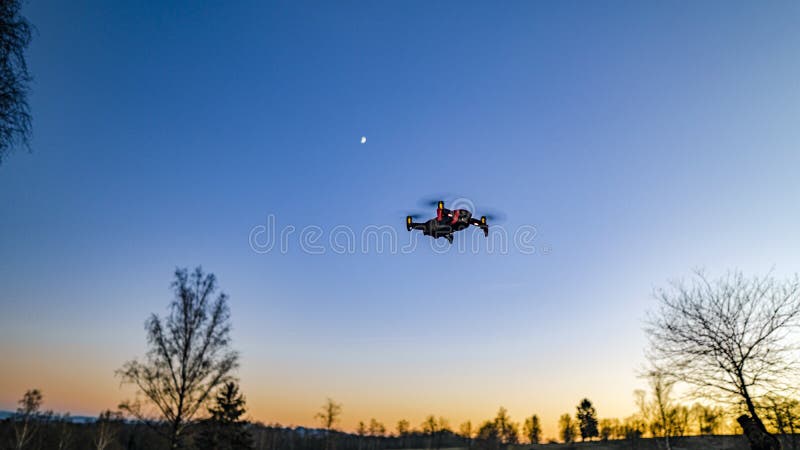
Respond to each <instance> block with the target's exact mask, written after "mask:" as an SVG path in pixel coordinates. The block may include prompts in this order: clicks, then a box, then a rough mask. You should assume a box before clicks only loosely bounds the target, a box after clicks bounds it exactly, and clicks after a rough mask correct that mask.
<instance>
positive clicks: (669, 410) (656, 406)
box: [647, 369, 674, 450]
mask: <svg viewBox="0 0 800 450" xmlns="http://www.w3.org/2000/svg"><path fill="white" fill-rule="evenodd" d="M647 378H648V381H649V382H650V389H652V390H653V404H652V408H651V409H652V410H653V412H654V413H655V414H654V416H655V417H654V419H655V421H654V423H653V425H655V426H654V427H653V428H652V430H653V431H652V433H653V437H656V436H658V435H659V434H660V435H661V436H663V437H664V444H665V447H666V449H667V450H670V449H671V448H672V447H671V446H670V442H669V438H670V436H671V435H672V428H673V427H672V425H673V424H672V420H671V419H672V416H673V412H674V408H673V406H672V399H671V397H670V395H671V393H672V387H673V385H674V381H673V380H672V379H670V378H669V377H668V375H667V374H666V373H665V372H664V371H663V370H659V369H653V370H651V371H650V372H648V373H647Z"/></svg>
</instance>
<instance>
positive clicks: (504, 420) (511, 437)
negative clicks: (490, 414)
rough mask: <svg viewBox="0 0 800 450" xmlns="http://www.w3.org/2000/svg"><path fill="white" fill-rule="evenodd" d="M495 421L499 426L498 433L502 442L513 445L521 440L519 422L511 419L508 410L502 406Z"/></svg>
mask: <svg viewBox="0 0 800 450" xmlns="http://www.w3.org/2000/svg"><path fill="white" fill-rule="evenodd" d="M494 423H495V425H496V426H497V433H498V436H499V438H500V442H501V443H502V444H504V445H511V444H516V443H518V442H519V435H518V428H517V424H515V423H514V422H512V421H511V417H509V416H508V411H507V410H506V409H505V408H503V407H502V406H501V407H500V409H498V410H497V416H495V418H494Z"/></svg>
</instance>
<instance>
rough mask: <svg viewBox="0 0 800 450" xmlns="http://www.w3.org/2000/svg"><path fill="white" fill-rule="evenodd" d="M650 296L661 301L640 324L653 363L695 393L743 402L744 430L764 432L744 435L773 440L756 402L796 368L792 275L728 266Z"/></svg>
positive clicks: (799, 297)
mask: <svg viewBox="0 0 800 450" xmlns="http://www.w3.org/2000/svg"><path fill="white" fill-rule="evenodd" d="M656 297H657V298H658V300H659V303H660V307H659V310H658V311H657V312H656V313H655V314H654V315H652V316H651V317H650V319H649V321H648V322H649V323H648V326H647V328H646V332H647V334H648V337H649V340H650V351H649V355H648V356H649V358H650V360H651V363H652V364H653V367H656V368H659V369H660V370H663V371H665V372H666V373H668V374H669V375H671V376H673V377H675V379H677V380H680V381H683V382H685V383H687V384H689V385H690V386H693V387H694V388H695V394H697V395H701V396H705V397H706V398H709V399H711V400H715V401H720V400H726V401H729V402H730V403H733V404H736V403H739V402H741V403H743V404H744V406H745V407H746V408H747V411H748V413H749V415H750V417H749V420H751V421H752V422H753V424H752V425H753V426H752V427H750V426H748V427H747V428H746V430H749V431H750V432H751V433H752V432H756V433H759V434H761V435H764V436H769V437H767V438H764V437H754V436H751V435H748V438H750V439H751V442H752V439H756V440H758V441H759V442H761V441H763V442H766V441H770V442H772V443H771V444H764V445H767V446H768V447H770V446H771V447H772V448H778V447H779V443H778V441H777V439H775V438H774V437H771V436H770V435H769V434H768V432H767V430H766V427H765V426H764V423H763V422H762V420H761V418H760V416H759V412H758V408H757V405H756V404H757V402H758V400H759V398H762V397H763V395H764V394H766V393H768V392H783V391H785V390H786V389H787V387H788V386H787V385H786V380H791V379H792V374H794V373H796V366H795V359H794V358H792V357H790V352H791V351H793V346H792V344H791V343H790V342H789V340H788V339H787V337H788V334H789V332H790V331H792V330H793V329H794V328H795V327H796V326H797V325H798V322H799V319H800V281H799V280H798V278H797V276H795V277H794V278H792V279H790V280H787V281H782V282H781V281H777V280H775V279H774V278H772V277H769V276H767V277H754V278H751V279H748V278H745V277H744V276H743V275H742V273H741V272H734V273H730V274H728V275H727V276H726V277H723V278H720V279H718V280H715V281H710V280H708V279H707V278H706V277H705V276H704V275H703V274H702V273H701V272H698V273H697V274H696V276H695V277H694V278H693V279H692V280H691V282H689V283H684V282H674V283H672V285H671V288H669V289H661V290H657V291H656ZM758 445H762V444H758Z"/></svg>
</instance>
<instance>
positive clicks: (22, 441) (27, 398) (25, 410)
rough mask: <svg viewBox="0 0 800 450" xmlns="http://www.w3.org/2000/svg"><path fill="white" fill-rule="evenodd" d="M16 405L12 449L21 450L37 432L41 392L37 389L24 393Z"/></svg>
mask: <svg viewBox="0 0 800 450" xmlns="http://www.w3.org/2000/svg"><path fill="white" fill-rule="evenodd" d="M17 403H18V404H19V408H17V413H16V414H15V415H14V448H15V449H17V450H22V449H23V448H25V447H27V445H28V444H30V442H31V441H32V440H33V437H34V436H35V435H36V432H37V431H39V425H40V422H41V420H40V419H41V417H40V414H41V413H40V409H41V407H42V392H41V391H40V390H38V389H30V390H28V391H25V395H23V396H22V398H21V399H20V400H19V401H18V402H17Z"/></svg>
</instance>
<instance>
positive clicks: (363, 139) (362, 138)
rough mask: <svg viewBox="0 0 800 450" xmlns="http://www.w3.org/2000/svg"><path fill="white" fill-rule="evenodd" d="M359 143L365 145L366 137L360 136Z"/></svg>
mask: <svg viewBox="0 0 800 450" xmlns="http://www.w3.org/2000/svg"><path fill="white" fill-rule="evenodd" d="M361 143H362V144H366V143H367V137H366V136H361Z"/></svg>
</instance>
